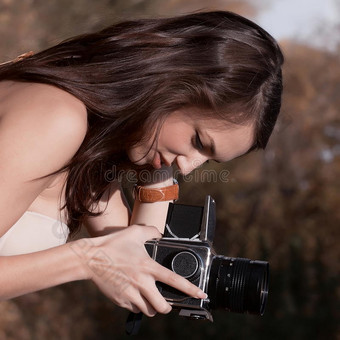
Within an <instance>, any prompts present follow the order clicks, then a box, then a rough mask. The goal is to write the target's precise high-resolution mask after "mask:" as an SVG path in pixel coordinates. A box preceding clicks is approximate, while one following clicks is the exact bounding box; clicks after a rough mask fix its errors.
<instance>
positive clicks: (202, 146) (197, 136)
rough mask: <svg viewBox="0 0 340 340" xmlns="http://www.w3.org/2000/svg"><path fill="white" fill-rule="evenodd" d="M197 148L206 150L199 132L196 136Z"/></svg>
mask: <svg viewBox="0 0 340 340" xmlns="http://www.w3.org/2000/svg"><path fill="white" fill-rule="evenodd" d="M195 147H196V148H197V149H198V150H203V149H204V145H203V143H202V141H201V139H200V135H199V134H198V132H197V131H196V136H195Z"/></svg>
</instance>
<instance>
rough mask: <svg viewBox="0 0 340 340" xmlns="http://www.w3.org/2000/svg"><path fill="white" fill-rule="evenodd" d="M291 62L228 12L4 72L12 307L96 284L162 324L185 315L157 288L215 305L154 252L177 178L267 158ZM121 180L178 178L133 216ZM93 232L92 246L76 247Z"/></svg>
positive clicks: (4, 283)
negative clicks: (81, 234)
mask: <svg viewBox="0 0 340 340" xmlns="http://www.w3.org/2000/svg"><path fill="white" fill-rule="evenodd" d="M282 63H283V57H282V54H281V51H280V49H279V47H278V45H277V43H276V42H275V41H274V39H273V38H272V37H271V36H270V35H269V34H268V33H266V32H265V31H264V30H263V29H261V28H260V27H258V26H257V25H256V24H254V23H252V22H251V21H249V20H247V19H245V18H243V17H240V16H238V15H236V14H233V13H230V12H222V11H218V12H207V13H196V14H190V15H185V16H180V17H175V18H167V19H154V20H153V19H147V20H136V21H128V22H123V23H119V24H116V25H113V26H111V27H108V28H106V29H104V30H102V31H100V32H97V33H93V34H85V35H83V36H79V37H76V38H73V39H70V40H67V41H65V42H62V43H61V44H59V45H56V46H53V47H51V48H49V49H47V50H45V51H42V52H39V53H36V54H28V55H25V56H21V57H19V58H17V59H16V60H13V61H10V62H6V63H3V64H2V65H1V66H0V190H1V196H0V216H1V219H0V255H1V256H0V272H1V275H0V297H1V298H2V299H9V298H13V297H15V296H19V295H22V294H26V293H29V292H33V291H38V290H41V289H44V288H48V287H52V286H55V285H58V284H62V283H65V282H69V281H73V280H82V279H89V280H92V281H93V282H94V283H95V284H96V285H97V286H98V288H99V289H100V290H101V291H102V292H103V293H104V294H106V296H108V298H110V299H111V300H112V301H114V302H115V303H116V304H118V305H119V306H122V307H125V308H127V309H129V310H131V311H134V312H138V311H142V312H143V313H144V314H146V315H148V316H152V315H155V313H157V312H160V313H167V312H169V311H170V310H171V306H170V305H169V304H168V303H167V302H166V300H165V299H164V298H163V297H162V296H161V294H160V293H159V292H158V290H157V288H156V285H155V281H162V282H165V283H167V284H169V285H171V286H173V287H175V288H177V289H179V290H181V291H183V292H185V293H186V294H188V295H191V296H193V297H203V296H205V294H204V293H203V292H202V291H201V290H200V289H198V287H196V286H194V285H192V284H191V283H190V282H189V281H187V280H185V279H184V278H182V277H180V276H178V275H176V274H174V273H173V272H171V271H170V270H168V269H166V268H164V267H162V266H161V265H159V264H157V263H156V262H155V261H153V260H152V259H151V258H150V257H149V256H148V255H147V253H146V251H145V248H144V242H145V241H146V240H148V239H151V238H158V237H161V232H162V228H163V225H164V221H165V216H166V212H167V207H168V203H169V201H172V200H173V199H176V198H177V195H178V186H177V184H173V180H172V165H177V166H178V168H179V169H180V171H181V172H182V173H183V174H186V173H189V172H190V171H192V170H193V169H194V168H196V167H198V166H199V165H201V164H202V163H204V162H206V161H207V160H216V161H218V162H226V161H228V160H230V159H232V158H234V157H237V156H239V155H242V154H244V153H247V152H249V151H250V150H254V149H260V148H265V146H266V144H267V141H268V138H269V136H270V134H271V132H272V130H273V127H274V125H275V122H276V119H277V116H278V113H279V110H280V102H281V92H282V79H281V66H282ZM113 167H114V169H115V170H117V169H125V170H126V169H129V168H133V169H138V168H143V169H149V170H150V171H152V169H154V170H155V169H157V170H158V171H161V172H162V174H164V175H165V176H162V179H161V180H155V179H154V180H152V176H151V180H149V181H148V182H147V183H145V182H144V183H140V186H138V187H137V189H136V201H135V204H134V209H133V212H132V215H131V216H129V213H128V209H127V208H126V204H125V201H124V199H123V195H122V193H121V187H120V183H119V181H118V178H115V174H116V173H117V171H113V172H112V169H113ZM110 171H111V178H110V180H108V176H107V173H108V172H110ZM112 174H113V178H112ZM81 226H86V227H87V229H88V231H89V233H90V235H91V236H92V237H89V238H83V239H79V240H75V241H71V242H68V243H66V239H67V236H68V232H69V231H70V233H71V235H72V234H74V233H75V232H76V231H77V230H78V229H79V228H80V227H81ZM126 226H129V227H127V228H125V227H126Z"/></svg>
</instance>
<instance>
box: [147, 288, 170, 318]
mask: <svg viewBox="0 0 340 340" xmlns="http://www.w3.org/2000/svg"><path fill="white" fill-rule="evenodd" d="M152 285H153V287H154V289H149V288H150V286H151V285H148V289H145V288H142V289H141V293H142V294H143V296H144V297H145V299H146V300H147V301H148V302H149V303H150V304H151V305H152V306H153V308H155V310H156V311H157V312H158V313H162V314H167V313H169V312H171V310H172V307H171V306H170V304H169V303H168V302H167V301H166V300H165V299H164V297H163V296H162V294H161V293H160V292H159V290H158V289H157V287H156V285H155V283H154V282H152Z"/></svg>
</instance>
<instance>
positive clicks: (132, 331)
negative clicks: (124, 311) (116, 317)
mask: <svg viewBox="0 0 340 340" xmlns="http://www.w3.org/2000/svg"><path fill="white" fill-rule="evenodd" d="M142 318H143V313H142V312H140V313H132V312H131V313H129V315H128V317H127V320H126V325H125V332H126V334H127V335H137V334H138V332H139V329H140V326H141V324H142Z"/></svg>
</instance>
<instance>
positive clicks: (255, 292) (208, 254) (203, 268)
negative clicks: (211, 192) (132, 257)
mask: <svg viewBox="0 0 340 340" xmlns="http://www.w3.org/2000/svg"><path fill="white" fill-rule="evenodd" d="M215 225H216V213H215V201H214V200H213V199H212V198H211V197H210V196H207V197H206V201H205V205H204V207H200V206H190V205H182V204H172V203H171V204H170V205H169V210H168V215H167V220H166V228H165V233H164V237H162V238H161V239H155V240H150V241H147V242H146V243H145V247H146V250H147V251H148V253H149V255H150V256H151V257H152V258H153V259H154V260H155V261H157V262H158V263H160V264H161V265H163V266H164V267H167V268H169V269H170V270H172V271H174V272H175V273H177V274H179V275H181V276H183V277H185V278H187V279H188V280H189V281H191V282H192V283H193V284H195V285H196V286H198V287H199V288H201V289H202V290H203V291H204V292H206V293H207V294H208V298H206V299H195V298H192V297H189V296H188V295H186V294H184V293H182V292H180V291H178V290H176V289H174V288H173V287H170V286H168V285H166V284H164V283H161V282H157V286H158V288H159V290H160V292H161V294H162V295H163V296H164V297H165V299H166V300H167V301H168V302H169V303H170V304H171V305H172V307H173V308H175V309H180V313H179V314H180V315H182V316H185V317H189V318H194V319H207V320H210V321H213V318H212V314H211V312H212V310H213V309H216V308H224V309H226V310H228V311H231V312H239V313H252V314H259V315H262V314H263V313H264V309H265V305H266V302H267V295H268V275H269V265H268V262H264V261H252V260H249V259H244V258H231V257H225V256H221V255H217V254H216V253H215V252H214V250H213V247H212V243H213V238H214V234H215Z"/></svg>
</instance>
